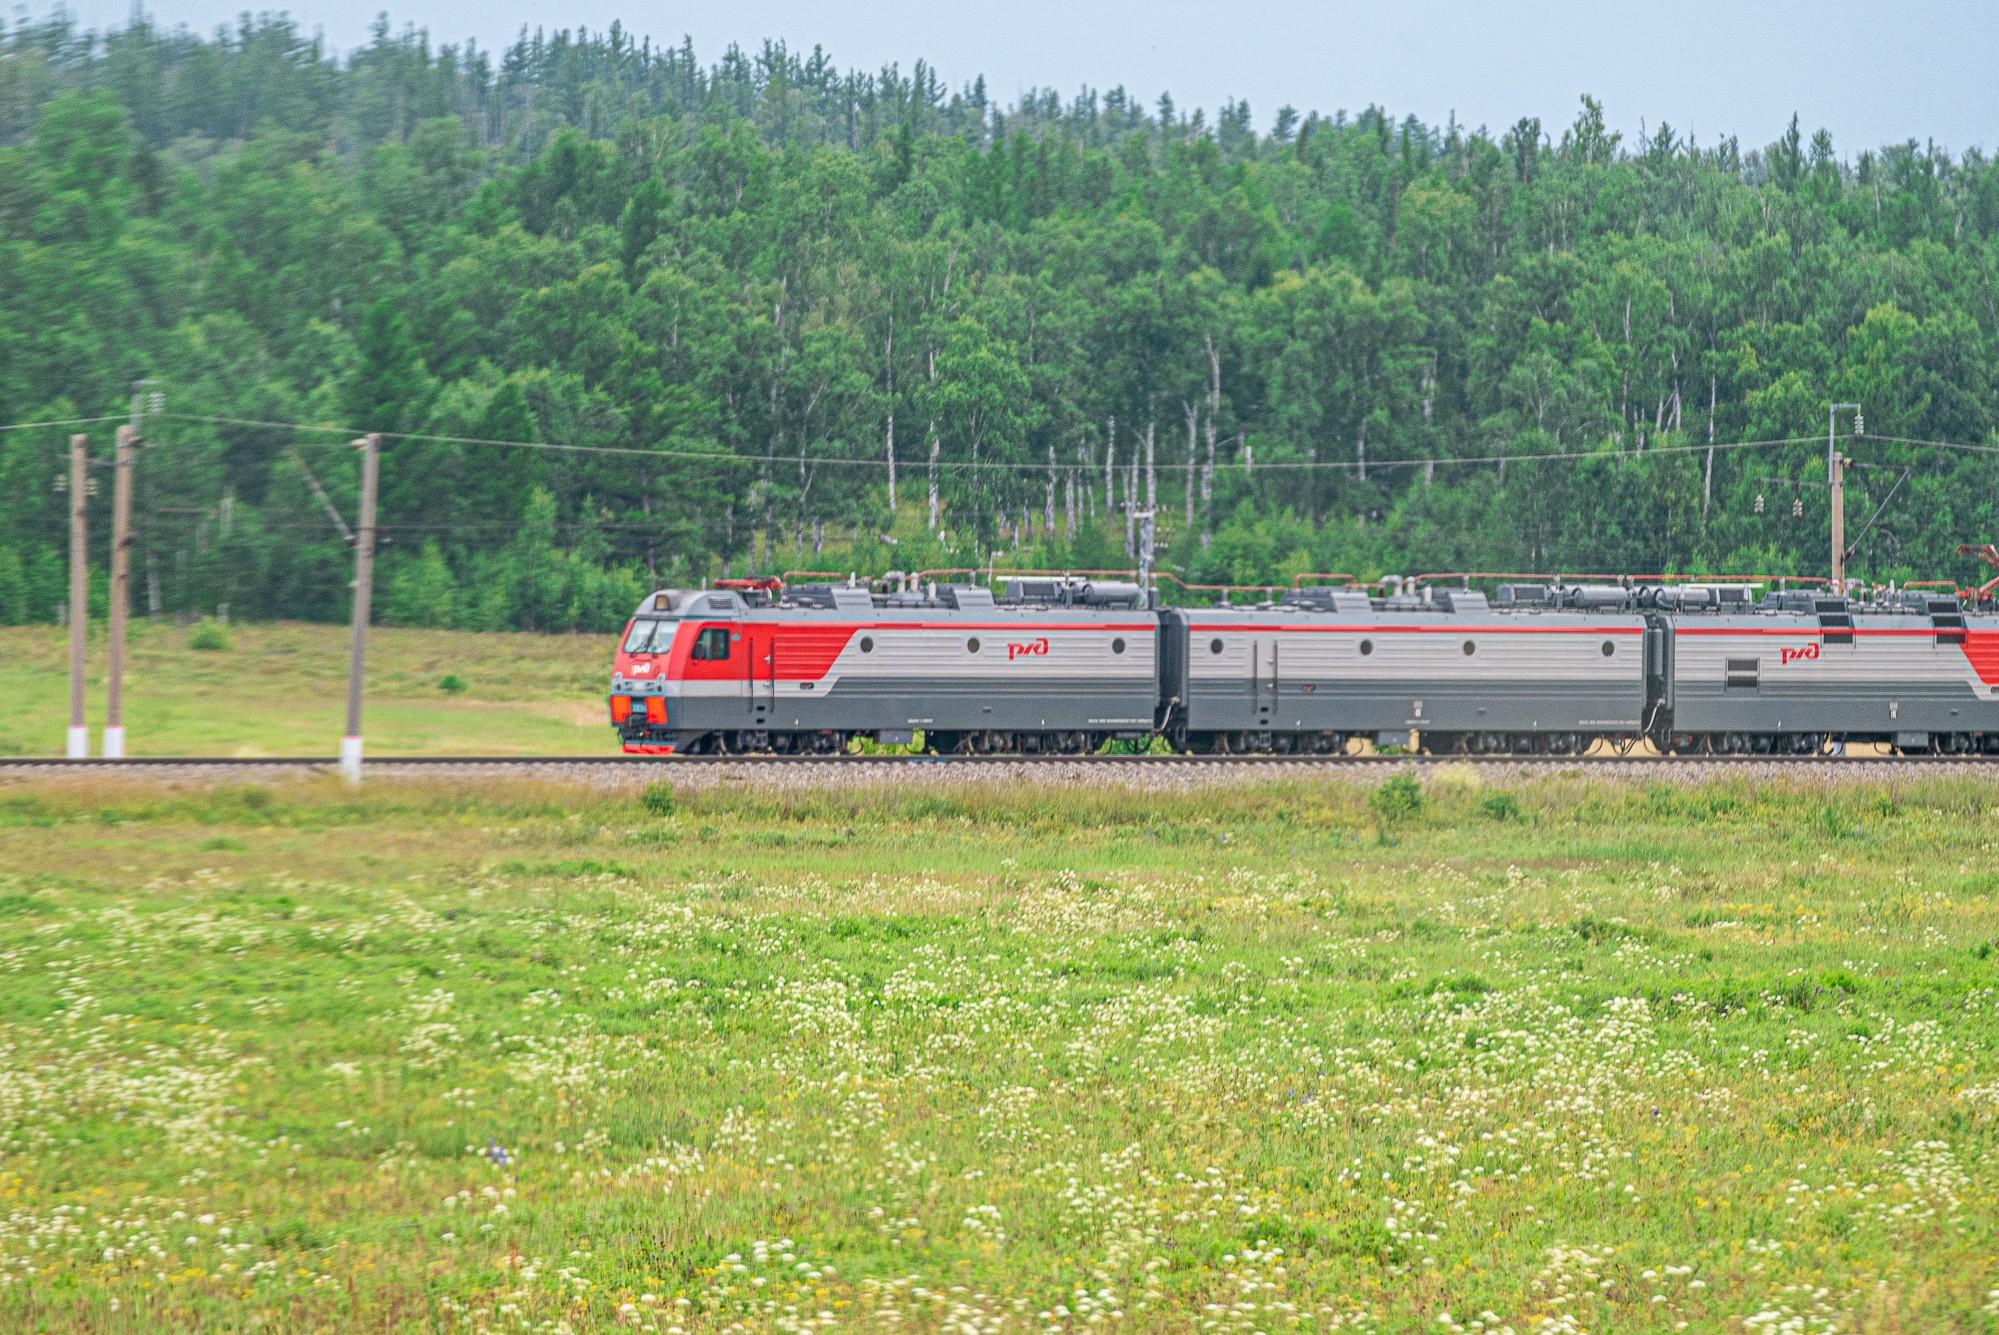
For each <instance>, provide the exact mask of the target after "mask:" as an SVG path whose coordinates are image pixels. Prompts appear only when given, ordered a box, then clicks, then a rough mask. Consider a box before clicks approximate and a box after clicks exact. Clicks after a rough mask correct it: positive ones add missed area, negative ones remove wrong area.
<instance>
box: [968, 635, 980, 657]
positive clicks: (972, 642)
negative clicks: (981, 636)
mask: <svg viewBox="0 0 1999 1335" xmlns="http://www.w3.org/2000/svg"><path fill="white" fill-rule="evenodd" d="M965 652H966V653H968V654H975V653H977V652H979V641H978V637H977V636H974V637H973V638H971V639H969V640H966V641H965Z"/></svg>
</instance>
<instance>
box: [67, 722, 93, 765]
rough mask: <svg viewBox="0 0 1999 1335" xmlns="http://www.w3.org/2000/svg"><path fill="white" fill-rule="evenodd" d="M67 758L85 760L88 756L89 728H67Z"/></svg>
mask: <svg viewBox="0 0 1999 1335" xmlns="http://www.w3.org/2000/svg"><path fill="white" fill-rule="evenodd" d="M69 758H70V759H71V760H87V759H89V758H90V729H89V728H71V729H70V730H69Z"/></svg>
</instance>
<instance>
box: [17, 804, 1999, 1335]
mask: <svg viewBox="0 0 1999 1335" xmlns="http://www.w3.org/2000/svg"><path fill="white" fill-rule="evenodd" d="M1996 818H1999V799H1995V796H1994V794H1993V792H1992V791H1991V789H1990V787H1989V786H1988V785H1985V784H1981V783H1975V782H1970V781H1966V782H1958V783H1951V784H1948V785H1939V786H1925V787H1898V788H1888V787H1867V786H1863V785H1855V786H1852V787H1842V788H1841V789H1840V790H1839V791H1838V792H1837V793H1836V794H1833V795H1831V796H1827V795H1824V794H1815V793H1812V792H1809V791H1804V790H1791V789H1786V788H1784V787H1783V786H1781V785H1779V786H1776V787H1771V786H1768V785H1765V786H1762V787H1758V788H1754V789H1752V788H1749V787H1746V786H1744V787H1733V786H1720V787H1690V788H1668V787H1657V788H1647V787H1644V786H1640V785H1636V784H1632V785H1620V784H1603V785H1600V786H1595V787H1591V786H1586V785H1585V784H1584V783H1583V781H1581V780H1546V781H1541V782H1537V783H1534V784H1530V785H1527V786H1524V787H1519V788H1515V789H1512V790H1510V791H1498V790H1493V789H1489V788H1484V787H1482V786H1481V785H1480V783H1479V780H1478V779H1477V777H1476V776H1475V775H1472V774H1469V773H1467V772H1464V771H1453V770H1450V769H1446V770H1444V771H1442V772H1440V773H1438V774H1436V775H1433V777H1432V778H1431V779H1430V780H1429V781H1428V786H1427V787H1424V788H1420V789H1419V788H1415V787H1413V786H1411V785H1410V784H1408V783H1407V782H1406V781H1405V782H1398V783H1395V784H1391V785H1389V786H1386V787H1384V788H1383V789H1380V790H1377V791H1370V790H1368V789H1366V788H1362V787H1358V786H1342V785H1314V786H1303V785H1297V786H1267V787H1261V788H1250V789H1239V790H1232V791H1213V792H1203V793H1198V794H1193V795H1187V796H1178V797H1172V796H1160V795H1156V794H1153V795H1137V794H1132V793H1127V792H1119V791H1094V790H1082V789H1072V790H1060V791H1051V792H1040V793H1035V792H1028V791H1023V790H1017V789H1002V788H998V787H995V788H990V789H981V790H965V791H955V790H946V791H941V792H940V791H932V792H928V793H925V794H921V795H904V796H900V797H899V796H897V795H896V794H895V792H894V791H893V790H878V789H865V788H864V789H854V790H850V791H845V792H826V793H820V794H816V795H808V796H803V797H801V796H792V797H786V798H780V797H775V796H771V795H768V794H761V793H759V792H757V791H740V792H733V793H723V792H712V793H707V794H702V795H694V794H691V793H683V794H681V795H679V796H678V797H677V798H676V797H675V796H674V795H673V794H672V793H671V792H669V791H667V790H655V791H653V792H652V793H651V794H650V795H649V797H647V798H645V799H641V798H640V797H637V796H624V797H616V796H605V795H602V794H598V793H589V792H583V791H580V790H574V789H568V788H558V787H544V786H535V787H528V786H491V787H466V786H462V785H461V786H457V787H453V788H449V789H447V788H444V787H426V786H396V785H387V784H377V785H375V786H372V787H371V788H369V789H368V790H367V791H366V792H365V793H364V794H362V795H359V796H350V795H348V794H346V793H344V792H342V791H341V790H338V789H336V788H333V787H331V786H324V787H322V786H318V785H308V786H299V787H281V788H277V789H275V790H273V789H264V788H219V789H213V790H186V791H166V790H160V789H149V788H144V787H139V786H125V785H123V784H109V783H105V784H99V785H96V786H90V787H74V788H60V789H50V788H32V789H31V788H28V787H25V786H18V785H17V786H13V787H5V788H0V868H4V870H0V1048H3V1049H4V1057H5V1061H4V1065H3V1066H0V1329H8V1330H28V1329H51V1330H54V1329H62V1330H90V1331H154V1330H160V1329H201V1330H225V1329H226V1330H283V1331H292V1330H333V1329H339V1330H436V1329H443V1330H465V1331H481V1330H492V1331H516V1330H537V1331H539V1330H570V1331H585V1330H611V1329H638V1330H655V1331H672V1330H682V1331H690V1332H691V1331H724V1330H787V1331H789V1330H808V1329H829V1328H835V1327H840V1328H846V1329H863V1330H901V1331H953V1332H957V1331H998V1330H1018V1331H1028V1330H1044V1329H1063V1330H1068V1329H1081V1328H1084V1327H1097V1328H1109V1329H1115V1328H1124V1329H1132V1330H1148V1331H1151V1330H1160V1331H1191V1330H1214V1331H1257V1330H1261V1331H1279V1330H1294V1329H1295V1330H1315V1331H1323V1330H1335V1329H1354V1330H1382V1331H1428V1332H1434V1331H1453V1330H1479V1331H1487V1332H1490V1331H1497V1330H1504V1329H1508V1328H1510V1329H1512V1330H1514V1331H1516V1332H1523V1333H1524V1332H1528V1331H1548V1332H1557V1331H1567V1332H1573V1331H1584V1330H1587V1331H1671V1330H1677V1329H1686V1330H1697V1331H1718V1330H1727V1331H1749V1332H1775V1331H1791V1332H1796V1331H1809V1332H1828V1331H1833V1330H1841V1331H1857V1330H1872V1331H1923V1332H1929V1331H1981V1330H1990V1329H1993V1328H1994V1326H1995V1325H1999V1263H1995V1258H1994V1252H1995V1239H1999V1222H1995V1221H1999V952H1996V951H1995V945H1996V944H1999V870H1996V869H1995V862H1994V848H1993V834H1992V831H1993V828H1994V822H1995V819H1996Z"/></svg>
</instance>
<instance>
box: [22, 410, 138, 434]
mask: <svg viewBox="0 0 1999 1335" xmlns="http://www.w3.org/2000/svg"><path fill="white" fill-rule="evenodd" d="M124 420H125V414H123V413H113V414H112V415H111V416H109V417H59V418H56V419H54V420H53V421H48V422H8V423H6V424H4V425H0V431H33V430H34V429H35V428H37V427H44V426H95V425H97V424H98V423H99V422H122V421H124Z"/></svg>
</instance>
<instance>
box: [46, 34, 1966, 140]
mask: <svg viewBox="0 0 1999 1335" xmlns="http://www.w3.org/2000/svg"><path fill="white" fill-rule="evenodd" d="M147 6H148V9H149V11H150V12H151V13H152V14H153V15H154V16H155V17H156V19H158V20H159V21H161V22H163V23H165V24H167V25H169V26H172V25H175V24H181V23H185V24H187V25H189V26H191V27H194V28H197V29H200V30H203V31H207V30H209V29H212V28H213V27H214V26H215V25H216V24H218V23H226V22H230V21H232V19H233V17H234V15H235V14H236V13H237V12H238V11H240V10H241V9H242V8H244V6H243V5H241V4H240V3H231V0H147ZM270 7H272V8H284V9H288V10H289V12H291V13H292V14H293V15H294V16H296V17H297V18H298V19H299V20H300V21H301V23H302V24H303V25H304V26H305V27H306V28H307V29H308V30H312V29H318V30H320V31H321V32H323V33H324V34H325V36H326V38H327V40H328V41H329V42H330V43H331V44H332V45H334V46H335V47H336V48H339V49H348V48H351V47H353V46H355V45H358V44H360V43H361V42H363V41H365V39H366V35H367V29H368V25H369V24H370V23H371V22H372V21H373V19H374V16H375V15H376V14H377V13H378V12H380V11H381V9H382V8H383V6H382V4H381V3H380V0H299V2H298V3H295V4H290V5H274V6H270ZM9 8H10V9H11V10H12V11H13V12H14V13H15V14H16V15H19V14H21V13H23V12H27V11H24V10H23V9H21V8H20V7H19V6H17V5H11V4H10V5H9ZM47 8H48V6H47V5H46V4H45V3H36V4H33V5H31V6H29V7H28V9H29V10H31V11H33V12H37V13H40V12H46V10H47ZM70 9H71V12H72V13H74V14H76V15H77V16H78V17H79V18H80V19H81V20H82V21H83V22H85V23H86V24H90V25H95V26H102V25H104V24H106V23H113V22H117V21H120V20H122V19H123V18H124V17H125V16H126V14H127V13H129V12H130V0H71V3H70ZM390 18H391V21H392V22H393V24H394V25H395V26H396V27H398V28H400V27H402V26H403V25H405V24H412V25H415V26H417V27H420V28H425V29H427V30H428V31H429V32H430V34H431V37H432V39H433V40H434V41H436V42H444V41H458V40H462V39H463V38H465V37H468V36H470V37H476V38H477V39H478V40H479V42H480V43H481V45H484V46H488V47H492V48H498V47H502V46H504V45H505V44H506V43H508V42H510V41H512V40H513V38H514V36H515V35H516V34H517V33H518V32H519V30H520V28H521V25H523V24H527V25H529V26H542V27H545V28H549V29H554V28H559V27H575V26H577V25H584V26H587V27H590V28H593V29H595V28H603V27H608V26H609V25H610V23H611V21H612V20H613V19H620V20H622V21H623V22H624V25H625V27H626V29H627V30H628V31H630V32H632V33H633V34H635V35H645V34H650V35H651V36H652V37H653V38H654V39H655V41H662V42H669V43H671V42H678V41H679V40H680V38H681V36H682V35H683V34H685V35H688V36H691V37H692V38H693V39H694V45H695V50H696V52H697V54H698V55H699V56H700V57H701V59H702V61H703V63H708V62H712V61H713V60H714V59H715V58H716V57H717V56H719V55H720V54H721V52H722V50H723V48H724V47H725V46H726V45H727V44H728V43H730V42H737V43H741V44H742V45H744V46H745V47H749V48H754V47H755V46H756V45H757V44H758V43H760V42H761V41H762V39H764V38H766V37H773V38H782V39H784V40H785V41H787V42H789V43H790V44H791V45H792V46H794V47H796V48H799V49H801V50H810V49H811V47H812V46H813V45H814V44H818V45H821V46H824V47H825V48H826V49H827V51H828V52H829V53H830V54H831V55H832V57H833V58H834V60H835V61H836V63H837V64H839V65H840V66H841V67H843V68H845V67H848V66H856V65H857V66H861V67H864V68H868V69H875V68H879V67H880V66H881V65H883V64H885V63H887V62H890V61H896V62H899V63H900V64H901V65H902V67H903V68H904V69H905V70H907V69H908V68H909V67H910V66H911V65H912V64H914V63H915V61H916V60H917V59H919V58H921V59H925V60H928V61H930V62H931V63H932V64H933V65H934V66H936V67H937V69H938V72H939V73H940V74H941V75H942V76H943V78H944V79H945V81H946V82H947V83H948V84H949V85H950V86H952V87H954V88H955V87H957V86H958V85H960V84H962V83H966V82H969V81H970V80H971V78H972V77H973V76H974V75H977V74H984V75H985V76H986V82H987V86H988V88H989V89H990V90H991V92H992V93H993V95H994V96H995V98H996V99H998V100H1002V101H1006V100H1011V99H1012V98H1013V96H1014V95H1015V94H1017V93H1019V92H1020V91H1021V90H1023V89H1026V88H1030V87H1053V88H1055V89H1057V90H1059V91H1061V92H1062V93H1063V94H1064V95H1065V96H1066V95H1067V94H1070V93H1073V92H1075V91H1076V90H1077V89H1079V88H1081V87H1082V86H1084V85H1085V84H1088V85H1092V86H1095V87H1097V88H1099V89H1104V88H1110V87H1112V86H1115V85H1117V84H1120V83H1122V84H1123V85H1124V86H1125V87H1127V88H1128V89H1130V90H1132V91H1133V92H1135V93H1138V94H1140V95H1141V96H1142V97H1144V98H1145V100H1146V101H1147V102H1148V103H1149V102H1150V101H1151V100H1152V99H1154V98H1156V97H1157V96H1158V94H1159V93H1160V92H1162V91H1170V92H1171V93H1172V94H1173V96H1174V99H1175V100H1176V101H1177V102H1178V103H1179V104H1180V105H1181V106H1182V107H1187V106H1190V105H1199V106H1205V107H1208V108H1210V109H1211V110H1212V108H1214V107H1215V106H1217V105H1218V104H1220V102H1221V101H1222V100H1223V99H1224V98H1227V97H1243V98H1247V99H1249V102H1250V105H1251V107H1252V109H1253V110H1254V112H1255V114H1256V120H1257V122H1258V124H1259V125H1260V126H1267V125H1268V124H1269V122H1270V119H1271V117H1272V115H1273V114H1274V113H1275V112H1276V110H1277V108H1278V107H1280V106H1282V105H1283V104H1284V103H1286V102H1289V103H1291V104H1293V105H1295V106H1297V107H1298V108H1299V109H1300V110H1301V111H1304V110H1314V109H1316V110H1321V111H1333V110H1337V109H1339V108H1342V107H1344V108H1346V109H1348V110H1358V109H1360V108H1362V107H1365V106H1367V105H1368V104H1369V103H1379V104H1381V105H1384V106H1386V107H1387V108H1388V109H1389V110H1390V111H1391V112H1392V113H1394V114H1396V115H1398V116H1399V115H1402V114H1405V113H1414V114H1415V115H1417V116H1419V117H1421V118H1422V119H1424V120H1426V121H1436V122H1441V121H1442V120H1443V119H1444V117H1445V116H1446V115H1447V114H1449V113H1450V112H1452V111H1455V112H1456V113H1457V116H1458V119H1459V120H1460V121H1461V122H1464V123H1466V124H1469V125H1474V126H1476V125H1480V124H1484V125H1487V126H1490V127H1492V128H1493V129H1494V130H1498V129H1501V128H1503V127H1505V126H1509V125H1511V124H1512V123H1513V122H1514V121H1515V120H1517V119H1518V118H1519V117H1521V116H1523V115H1531V116H1539V117H1540V118H1541V120H1542V122H1543V124H1544V125H1545V126H1547V127H1548V128H1549V129H1551V130H1556V131H1559V129H1560V128H1561V127H1562V126H1565V125H1567V124H1568V123H1569V122H1570V121H1571V120H1573V119H1574V113H1575V107H1576V101H1577V97H1578V95H1579V94H1581V93H1584V92H1589V93H1593V94H1594V95H1595V96H1597V97H1598V98H1600V99H1602V101H1603V102H1604V103H1605V107H1606V110H1607V111H1608V113H1609V116H1610V119H1611V121H1612V123H1613V125H1614V126H1615V127H1616V128H1618V129H1620V130H1623V131H1624V132H1625V133H1626V135H1627V137H1631V136H1635V134H1636V132H1637V130H1638V128H1639V124H1640V121H1641V119H1642V120H1643V121H1644V122H1645V123H1646V124H1653V125H1655V124H1657V123H1658V122H1659V121H1660V120H1662V119H1663V120H1666V121H1668V122H1670V123H1671V124H1672V125H1673V126H1674V128H1675V129H1676V130H1679V131H1680V132H1681V133H1682V134H1684V133H1685V132H1687V131H1689V130H1690V131H1692V132H1693V133H1694V134H1695V135H1696V136H1697V137H1698V139H1699V140H1700V141H1701V142H1702V143H1712V142H1713V141H1714V140H1715V139H1717V138H1719V137H1721V136H1722V135H1725V134H1728V133H1731V132H1733V133H1736V134H1738V135H1739V136H1740V137H1741V139H1742V142H1743V146H1744V147H1745V148H1748V147H1755V146H1760V145H1762V144H1765V143H1768V142H1769V141H1771V140H1773V139H1775V138H1776V137H1777V135H1778V134H1779V133H1780V132H1781V131H1782V129H1783V127H1784V125H1785V124H1786V123H1787V122H1788V121H1789V119H1790V116H1791V113H1792V112H1793V111H1796V112H1797V113H1798V114H1799V116H1800V119H1801V122H1802V124H1803V126H1804V128H1805V131H1806V133H1807V134H1808V135H1809V133H1810V132H1811V131H1812V130H1813V129H1815V128H1817V127H1819V126H1824V127H1826V128H1827V129H1830V130H1831V131H1832V133H1833V138H1834V141H1835V143H1836V145H1837V147H1838V149H1839V152H1840V154H1841V156H1843V157H1850V156H1851V155H1852V154H1853V153H1854V152H1855V151H1856V150H1858V149H1860V148H1863V147H1875V146H1878V145H1880V144H1882V143H1884V142H1891V141H1900V140H1903V139H1908V138H1916V139H1935V140H1936V141H1937V142H1938V143H1940V144H1942V145H1944V146H1946V147H1948V148H1950V149H1952V150H1961V149H1964V148H1967V147H1970V146H1972V145H1974V144H1975V145H1981V146H1983V147H1985V148H1986V149H1987V150H1988V151H1989V150H1991V149H1993V148H1995V147H1999V0H1732V2H1731V0H1678V2H1677V3H1674V2H1673V0H1665V2H1663V3H1662V2H1661V0H1644V2H1643V3H1638V2H1634V0H1541V2H1540V3H1527V2H1524V0H1372V2H1371V3H1366V4H1358V3H1350V2H1349V0H1327V2H1325V3H1319V4H1312V3H1290V4H1276V3H1270V0H1236V2H1235V3H1217V2H1216V0H1206V2H1204V3H1193V2H1192V0H1149V2H1148V3H1137V2H1136V0H1108V2H1101V3H1091V2H1090V0H1010V3H1005V4H991V5H979V6H976V7H970V6H957V5H952V4H948V3H940V2H938V0H930V2H929V3H919V2H918V0H866V2H864V3H826V2H824V0H822V2H821V3H811V2H810V0H778V2H776V3H749V2H745V3H734V4H720V3H698V4H688V3H659V0H566V2H565V3H560V4H557V3H553V0H402V4H401V5H400V6H399V7H397V8H395V9H392V10H391V11H390Z"/></svg>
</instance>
